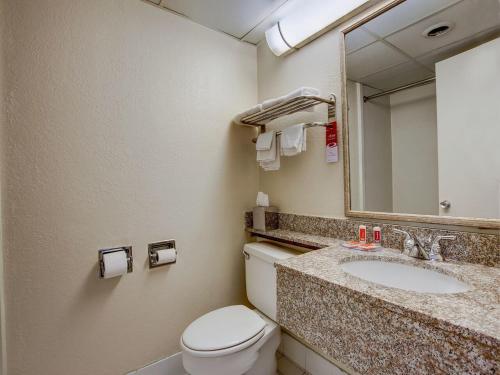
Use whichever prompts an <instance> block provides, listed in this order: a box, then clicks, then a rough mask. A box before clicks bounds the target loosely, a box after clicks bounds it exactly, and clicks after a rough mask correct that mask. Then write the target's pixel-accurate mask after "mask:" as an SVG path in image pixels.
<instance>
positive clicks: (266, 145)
mask: <svg viewBox="0 0 500 375" xmlns="http://www.w3.org/2000/svg"><path fill="white" fill-rule="evenodd" d="M274 133H275V132H274V130H271V131H270V132H266V133H261V134H259V136H258V137H257V144H256V145H255V149H256V150H257V151H267V150H269V149H271V146H272V144H273V140H274Z"/></svg>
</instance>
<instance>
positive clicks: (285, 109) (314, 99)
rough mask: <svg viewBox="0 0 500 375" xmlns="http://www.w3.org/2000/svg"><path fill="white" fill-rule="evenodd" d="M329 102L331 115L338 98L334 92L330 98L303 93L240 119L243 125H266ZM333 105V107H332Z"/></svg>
mask: <svg viewBox="0 0 500 375" xmlns="http://www.w3.org/2000/svg"><path fill="white" fill-rule="evenodd" d="M323 103H326V104H328V107H329V108H328V112H329V117H330V114H331V111H332V110H333V112H334V113H335V108H336V98H335V95H334V94H331V95H330V98H329V99H325V98H322V97H320V96H311V95H303V96H296V97H294V98H291V99H289V100H286V101H284V102H282V103H279V104H276V105H274V106H272V107H269V108H266V109H264V110H262V111H260V112H257V113H253V114H251V115H248V116H245V117H243V118H242V119H241V120H240V124H241V125H249V126H265V125H266V124H267V123H269V122H271V121H273V120H276V119H277V118H280V117H282V116H286V115H291V114H292V113H296V112H300V111H304V110H306V109H308V108H312V107H314V106H316V105H318V104H323ZM330 107H332V109H330Z"/></svg>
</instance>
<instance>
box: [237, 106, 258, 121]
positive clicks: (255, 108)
mask: <svg viewBox="0 0 500 375" xmlns="http://www.w3.org/2000/svg"><path fill="white" fill-rule="evenodd" d="M260 111H262V104H257V105H254V106H253V107H252V108H249V109H247V110H246V111H244V112H241V113H240V114H239V115H236V116H235V118H234V119H233V121H234V122H235V123H237V124H239V123H241V119H242V118H243V117H246V116H250V115H253V114H255V113H258V112H260Z"/></svg>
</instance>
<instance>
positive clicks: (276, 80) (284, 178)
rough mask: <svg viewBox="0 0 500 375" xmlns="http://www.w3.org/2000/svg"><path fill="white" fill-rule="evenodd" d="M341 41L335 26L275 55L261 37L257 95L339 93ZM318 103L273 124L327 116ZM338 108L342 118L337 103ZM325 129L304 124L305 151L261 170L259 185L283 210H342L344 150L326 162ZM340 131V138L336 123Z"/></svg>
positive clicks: (332, 213)
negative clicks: (305, 90)
mask: <svg viewBox="0 0 500 375" xmlns="http://www.w3.org/2000/svg"><path fill="white" fill-rule="evenodd" d="M339 42H340V37H339V33H338V30H333V31H331V32H329V33H327V34H325V35H323V36H322V37H320V38H319V39H316V40H315V41H314V42H312V43H310V44H308V45H306V46H304V47H303V48H301V49H300V50H299V51H296V52H294V53H292V54H290V55H288V56H286V57H281V58H280V57H276V56H274V55H273V54H272V52H271V51H270V50H269V48H268V47H267V45H266V44H265V43H260V44H259V46H258V48H257V56H258V57H257V59H258V87H259V101H263V100H264V99H267V98H270V97H275V96H280V95H283V94H285V93H287V92H289V91H291V90H293V89H295V88H297V87H300V86H312V87H316V88H318V89H319V90H320V91H321V94H322V95H323V96H328V95H329V93H332V92H333V93H335V94H336V95H337V98H339V99H340V54H339V51H340V45H339ZM322 107H323V106H321V107H318V111H317V112H315V113H304V114H300V115H294V116H291V117H290V118H289V119H283V120H280V121H279V122H277V123H278V124H277V125H276V127H280V126H286V125H290V124H292V123H297V122H302V121H326V109H325V108H322ZM337 112H338V118H339V119H340V120H341V113H340V112H341V111H340V106H339V110H338V111H337ZM339 124H341V122H339ZM324 132H325V131H324V129H322V128H315V129H310V130H308V136H307V137H308V143H307V152H305V153H303V154H301V155H298V156H294V157H289V158H286V157H282V158H281V169H280V170H279V171H276V172H264V171H262V170H261V171H260V181H259V183H260V190H262V191H264V192H266V193H268V194H269V196H270V200H271V203H272V204H275V205H277V206H278V207H279V208H280V210H281V211H283V212H293V213H297V214H313V215H327V216H343V214H344V195H343V189H344V188H343V167H342V155H340V158H339V162H337V163H332V164H327V163H326V162H325V155H324V152H325V146H324V145H325V138H324ZM338 136H339V139H341V137H342V131H341V129H340V127H339V132H338ZM340 147H341V145H340ZM340 147H339V150H341V148H340Z"/></svg>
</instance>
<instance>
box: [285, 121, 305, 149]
mask: <svg viewBox="0 0 500 375" xmlns="http://www.w3.org/2000/svg"><path fill="white" fill-rule="evenodd" d="M306 143H307V133H306V129H305V128H304V124H298V125H294V126H290V127H289V128H286V129H284V130H283V131H282V132H281V154H282V155H284V156H294V155H297V154H300V153H301V152H303V151H305V150H306Z"/></svg>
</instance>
